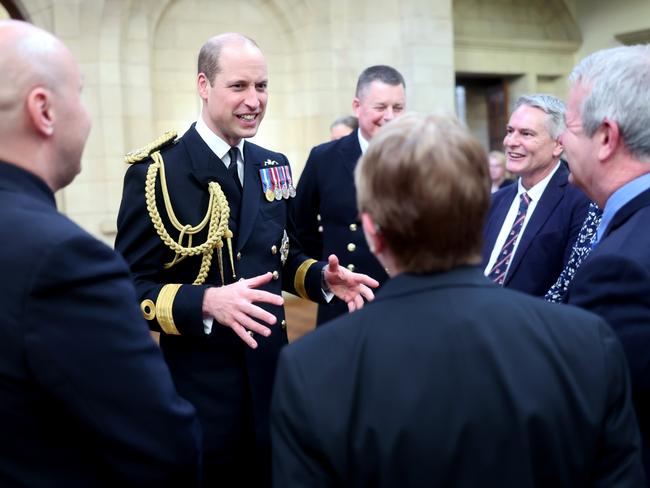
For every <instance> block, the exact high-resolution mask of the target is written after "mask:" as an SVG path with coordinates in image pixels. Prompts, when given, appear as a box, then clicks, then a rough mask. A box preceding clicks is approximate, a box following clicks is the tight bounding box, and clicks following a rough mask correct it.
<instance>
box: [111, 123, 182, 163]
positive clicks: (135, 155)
mask: <svg viewBox="0 0 650 488" xmlns="http://www.w3.org/2000/svg"><path fill="white" fill-rule="evenodd" d="M176 137H177V133H176V131H175V130H168V131H167V132H165V133H164V134H163V135H162V136H160V137H159V138H158V139H156V140H155V141H153V142H150V143H149V144H147V145H146V146H144V147H143V148H141V149H136V150H135V151H131V152H129V153H127V154H126V155H125V156H124V162H125V163H126V164H133V163H139V162H140V161H144V160H145V159H147V158H148V157H149V156H151V154H152V153H153V152H155V151H158V150H159V149H162V148H163V147H166V146H169V145H170V144H173V143H174V142H175V141H176Z"/></svg>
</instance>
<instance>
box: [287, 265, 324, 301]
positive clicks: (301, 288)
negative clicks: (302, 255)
mask: <svg viewBox="0 0 650 488" xmlns="http://www.w3.org/2000/svg"><path fill="white" fill-rule="evenodd" d="M317 262H318V261H316V260H315V259H307V260H305V261H303V263H302V264H301V265H300V266H298V269H297V270H296V276H295V277H294V279H293V287H294V288H295V289H296V293H298V295H299V296H300V297H301V298H304V299H306V300H311V299H310V298H309V295H307V290H306V289H305V278H306V277H307V271H308V270H309V268H310V266H311V265H312V264H314V263H317Z"/></svg>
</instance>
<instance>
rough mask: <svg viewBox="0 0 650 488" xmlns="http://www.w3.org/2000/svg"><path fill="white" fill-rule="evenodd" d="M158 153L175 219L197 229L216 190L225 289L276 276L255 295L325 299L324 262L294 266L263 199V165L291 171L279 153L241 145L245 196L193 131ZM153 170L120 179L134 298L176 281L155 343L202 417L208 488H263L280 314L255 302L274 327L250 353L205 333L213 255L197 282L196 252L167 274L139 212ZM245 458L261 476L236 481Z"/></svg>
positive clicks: (222, 334)
mask: <svg viewBox="0 0 650 488" xmlns="http://www.w3.org/2000/svg"><path fill="white" fill-rule="evenodd" d="M161 154H162V158H163V161H164V165H165V174H166V179H167V187H168V190H169V195H170V198H171V201H172V206H173V210H174V213H175V215H176V217H177V218H178V220H179V221H180V222H182V223H189V224H192V225H196V224H198V223H199V222H200V221H201V219H202V218H203V216H204V215H205V213H206V209H207V207H208V198H209V194H208V184H209V182H211V181H216V182H218V183H219V185H220V186H221V188H222V190H223V192H224V194H225V196H226V198H227V200H228V205H229V207H230V220H229V222H228V227H229V229H230V230H232V232H233V234H234V242H233V254H235V258H234V267H235V269H234V270H232V269H231V266H230V260H229V258H228V253H227V250H226V248H225V247H224V253H223V259H224V274H225V281H226V284H229V283H233V282H235V281H236V280H238V279H240V278H252V277H254V276H258V275H261V274H264V273H266V272H269V271H270V272H273V271H275V272H276V275H275V276H276V278H277V279H274V280H272V281H271V282H269V283H268V284H266V285H264V286H262V287H260V289H263V290H266V291H269V292H271V293H275V294H278V295H279V294H280V293H281V292H282V290H286V291H290V292H292V293H296V282H297V281H302V283H303V284H304V287H305V291H306V292H307V294H308V295H309V297H310V298H312V299H313V300H323V294H322V291H321V270H322V267H323V266H324V265H325V263H314V264H312V265H311V266H309V267H308V268H305V267H303V268H301V269H299V268H300V267H301V265H302V264H303V263H306V261H307V256H305V255H304V254H302V252H301V251H300V248H299V246H298V245H297V239H296V238H295V233H294V230H293V223H292V221H291V220H290V218H289V215H288V211H287V207H288V204H287V200H279V201H276V200H273V201H272V202H268V201H267V200H266V198H265V197H264V192H263V187H262V183H261V178H260V172H259V171H260V168H262V167H263V164H267V165H268V164H271V162H274V163H275V164H277V165H281V166H282V165H288V164H289V162H288V161H287V158H286V157H285V156H284V155H283V154H280V153H276V152H272V151H269V150H266V149H264V148H262V147H259V146H257V145H255V144H252V143H250V142H248V141H246V142H245V143H244V161H245V164H244V168H245V169H244V188H243V195H242V194H240V193H239V190H238V188H237V185H236V183H235V181H234V179H233V178H232V177H231V175H230V174H229V173H228V171H227V168H226V166H225V165H224V164H223V162H222V161H221V160H220V159H219V158H218V157H217V156H216V155H215V154H214V153H213V152H212V150H211V149H210V148H209V147H208V146H207V144H206V143H205V142H204V141H203V139H201V137H200V136H199V134H198V132H196V129H195V128H194V125H193V126H192V127H191V128H190V129H189V130H188V131H187V132H186V133H185V134H184V135H183V136H182V137H181V138H179V139H178V140H177V141H176V143H175V144H174V145H171V146H167V147H165V148H163V149H162V150H161ZM150 163H151V160H150V159H146V160H144V161H142V162H140V163H136V164H133V165H132V166H131V167H130V168H129V169H128V171H127V172H126V175H125V178H124V193H123V197H122V204H121V207H120V212H119V215H118V220H117V227H118V233H117V238H116V243H115V245H116V248H117V249H118V250H119V251H120V252H121V253H122V254H123V255H124V257H125V258H126V261H127V262H128V263H129V265H130V267H131V271H132V274H133V277H134V280H135V283H136V290H137V292H138V296H139V298H140V300H143V301H144V300H147V299H149V300H152V301H153V302H154V303H155V302H156V301H157V298H158V294H159V292H160V290H161V289H162V288H163V286H164V285H165V284H169V283H177V284H182V286H181V287H180V289H179V291H178V294H177V295H176V297H175V299H174V302H173V318H174V322H175V325H176V326H177V328H178V330H179V332H180V335H167V334H164V333H163V334H162V335H161V338H160V346H161V348H162V350H163V353H164V355H165V359H166V361H167V364H168V365H169V368H170V370H171V372H172V376H173V378H174V381H175V383H176V386H177V388H178V390H179V391H180V392H181V394H182V395H183V396H184V397H186V398H187V399H189V400H190V401H191V402H192V403H193V404H194V406H195V407H196V408H197V411H198V413H199V418H200V420H201V425H202V427H203V430H204V451H205V452H204V466H205V469H206V471H205V473H204V474H205V477H206V484H207V485H210V484H211V483H215V484H216V483H218V484H219V485H220V486H221V485H224V486H226V485H229V484H230V483H233V482H234V481H236V480H239V482H242V483H244V484H246V483H247V481H246V479H245V478H242V476H244V475H251V476H253V475H257V474H259V475H260V478H257V479H254V480H250V482H251V483H254V482H258V481H259V482H260V483H261V484H262V485H264V483H265V482H264V479H267V480H268V479H269V478H270V472H269V470H270V452H269V446H270V434H269V420H268V416H269V407H270V402H271V388H272V385H273V378H274V376H275V368H276V362H277V357H278V353H279V351H280V348H281V347H282V346H284V345H285V344H286V343H287V334H286V322H285V315H284V309H283V307H281V306H280V307H278V306H273V305H269V304H262V303H260V304H258V305H259V306H260V307H262V308H264V309H266V310H267V311H269V312H270V313H272V314H274V315H275V316H276V318H277V323H276V325H275V326H271V331H272V333H271V335H270V336H269V337H263V336H260V335H256V341H257V342H258V347H257V349H255V350H253V349H250V348H249V347H248V346H247V345H246V344H245V343H244V342H243V341H242V340H241V339H240V338H239V337H238V336H237V335H236V334H235V333H234V332H233V331H232V330H231V329H230V328H229V327H224V326H221V325H219V324H218V323H217V322H216V321H215V322H214V324H213V326H212V332H211V333H210V335H206V334H205V332H204V324H203V315H202V303H203V294H204V292H205V290H206V288H207V287H209V286H221V285H222V283H221V276H220V272H219V266H218V259H217V255H216V253H217V251H215V255H214V257H213V259H212V266H211V268H210V272H209V274H208V277H207V281H206V283H205V284H203V285H192V284H191V283H193V281H194V279H195V278H196V276H197V274H198V272H199V268H200V264H201V256H200V255H199V256H193V257H188V258H186V259H184V260H183V261H181V262H179V263H177V264H175V265H174V266H172V267H170V268H165V267H164V265H165V263H168V262H170V261H172V260H173V257H174V253H173V252H172V251H171V250H170V249H169V248H168V247H167V246H166V245H165V244H164V243H163V241H162V240H161V238H160V237H159V236H158V234H157V233H156V230H155V229H154V226H153V224H152V222H151V219H150V217H149V215H148V211H147V208H146V202H145V175H146V173H147V170H148V168H149V165H150ZM158 181H159V180H158ZM156 190H157V206H158V209H159V211H160V213H161V216H162V219H163V222H164V224H165V227H166V228H167V229H168V230H169V231H170V234H171V235H172V238H174V239H176V238H177V237H178V232H177V231H175V229H174V228H173V227H172V225H171V224H170V222H169V217H168V216H167V213H166V211H165V207H164V204H163V201H162V193H161V191H160V184H159V183H158V184H157V185H156ZM285 231H286V232H287V235H288V237H289V253H288V256H287V260H286V262H285V263H284V264H283V263H282V261H281V255H282V253H281V252H280V249H281V245H282V239H283V235H284V232H285ZM206 236H207V227H206V228H205V229H204V230H203V232H202V233H199V234H197V235H195V236H194V239H193V243H194V245H198V244H201V243H203V242H205V240H206ZM306 265H309V263H308V262H307V263H306ZM233 271H234V274H235V277H233ZM301 277H302V278H301ZM149 326H150V328H151V329H152V330H158V331H160V326H159V323H158V321H157V318H152V319H151V320H149ZM251 453H253V454H251ZM251 456H252V457H253V458H255V459H256V461H257V462H258V464H257V466H258V469H256V470H246V473H244V474H242V473H241V465H242V464H243V465H247V464H248V463H249V461H250V457H251ZM238 463H239V464H238ZM230 476H231V477H232V479H230V478H229V477H230ZM213 477H216V478H213Z"/></svg>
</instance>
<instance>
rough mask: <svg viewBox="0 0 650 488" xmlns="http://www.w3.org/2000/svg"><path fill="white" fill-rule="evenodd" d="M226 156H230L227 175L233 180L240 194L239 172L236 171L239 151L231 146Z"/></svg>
mask: <svg viewBox="0 0 650 488" xmlns="http://www.w3.org/2000/svg"><path fill="white" fill-rule="evenodd" d="M228 156H230V163H228V173H230V176H232V178H233V179H234V180H235V183H236V184H237V188H239V193H241V192H242V184H241V181H240V180H239V172H238V171H237V158H238V156H239V149H238V148H237V146H232V147H231V148H230V150H229V151H228Z"/></svg>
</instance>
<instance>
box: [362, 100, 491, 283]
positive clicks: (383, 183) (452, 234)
mask: <svg viewBox="0 0 650 488" xmlns="http://www.w3.org/2000/svg"><path fill="white" fill-rule="evenodd" d="M486 159H487V157H486V154H485V151H484V150H483V148H482V147H481V145H480V143H479V142H478V141H477V140H476V139H474V137H472V135H471V134H470V133H469V132H468V131H467V129H465V128H463V127H462V126H461V125H460V123H459V122H458V121H457V120H456V119H455V118H453V117H451V116H438V115H423V114H415V113H411V114H407V115H404V116H402V117H400V118H399V119H396V120H394V121H392V122H391V123H390V124H388V125H387V126H385V127H383V128H382V129H381V130H380V131H379V132H378V133H377V136H376V137H374V138H373V139H372V141H371V142H370V146H369V147H368V150H367V151H366V153H365V154H364V155H363V156H362V157H361V160H360V161H359V164H358V165H357V169H356V172H355V181H356V185H357V204H358V207H359V211H361V212H365V213H368V214H369V215H370V216H371V217H372V219H373V220H374V222H375V224H377V226H378V231H379V232H380V233H381V234H382V235H383V237H384V238H385V240H386V243H387V245H388V247H389V248H390V250H391V253H392V254H393V256H394V258H395V259H396V261H397V263H398V264H399V266H400V267H401V268H402V270H403V271H408V272H415V273H424V272H433V271H446V270H449V269H452V268H454V267H457V266H462V265H467V264H478V263H479V262H480V260H481V248H482V230H483V223H484V219H485V215H486V213H487V209H488V206H489V204H490V178H489V176H488V168H487V164H485V161H486Z"/></svg>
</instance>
